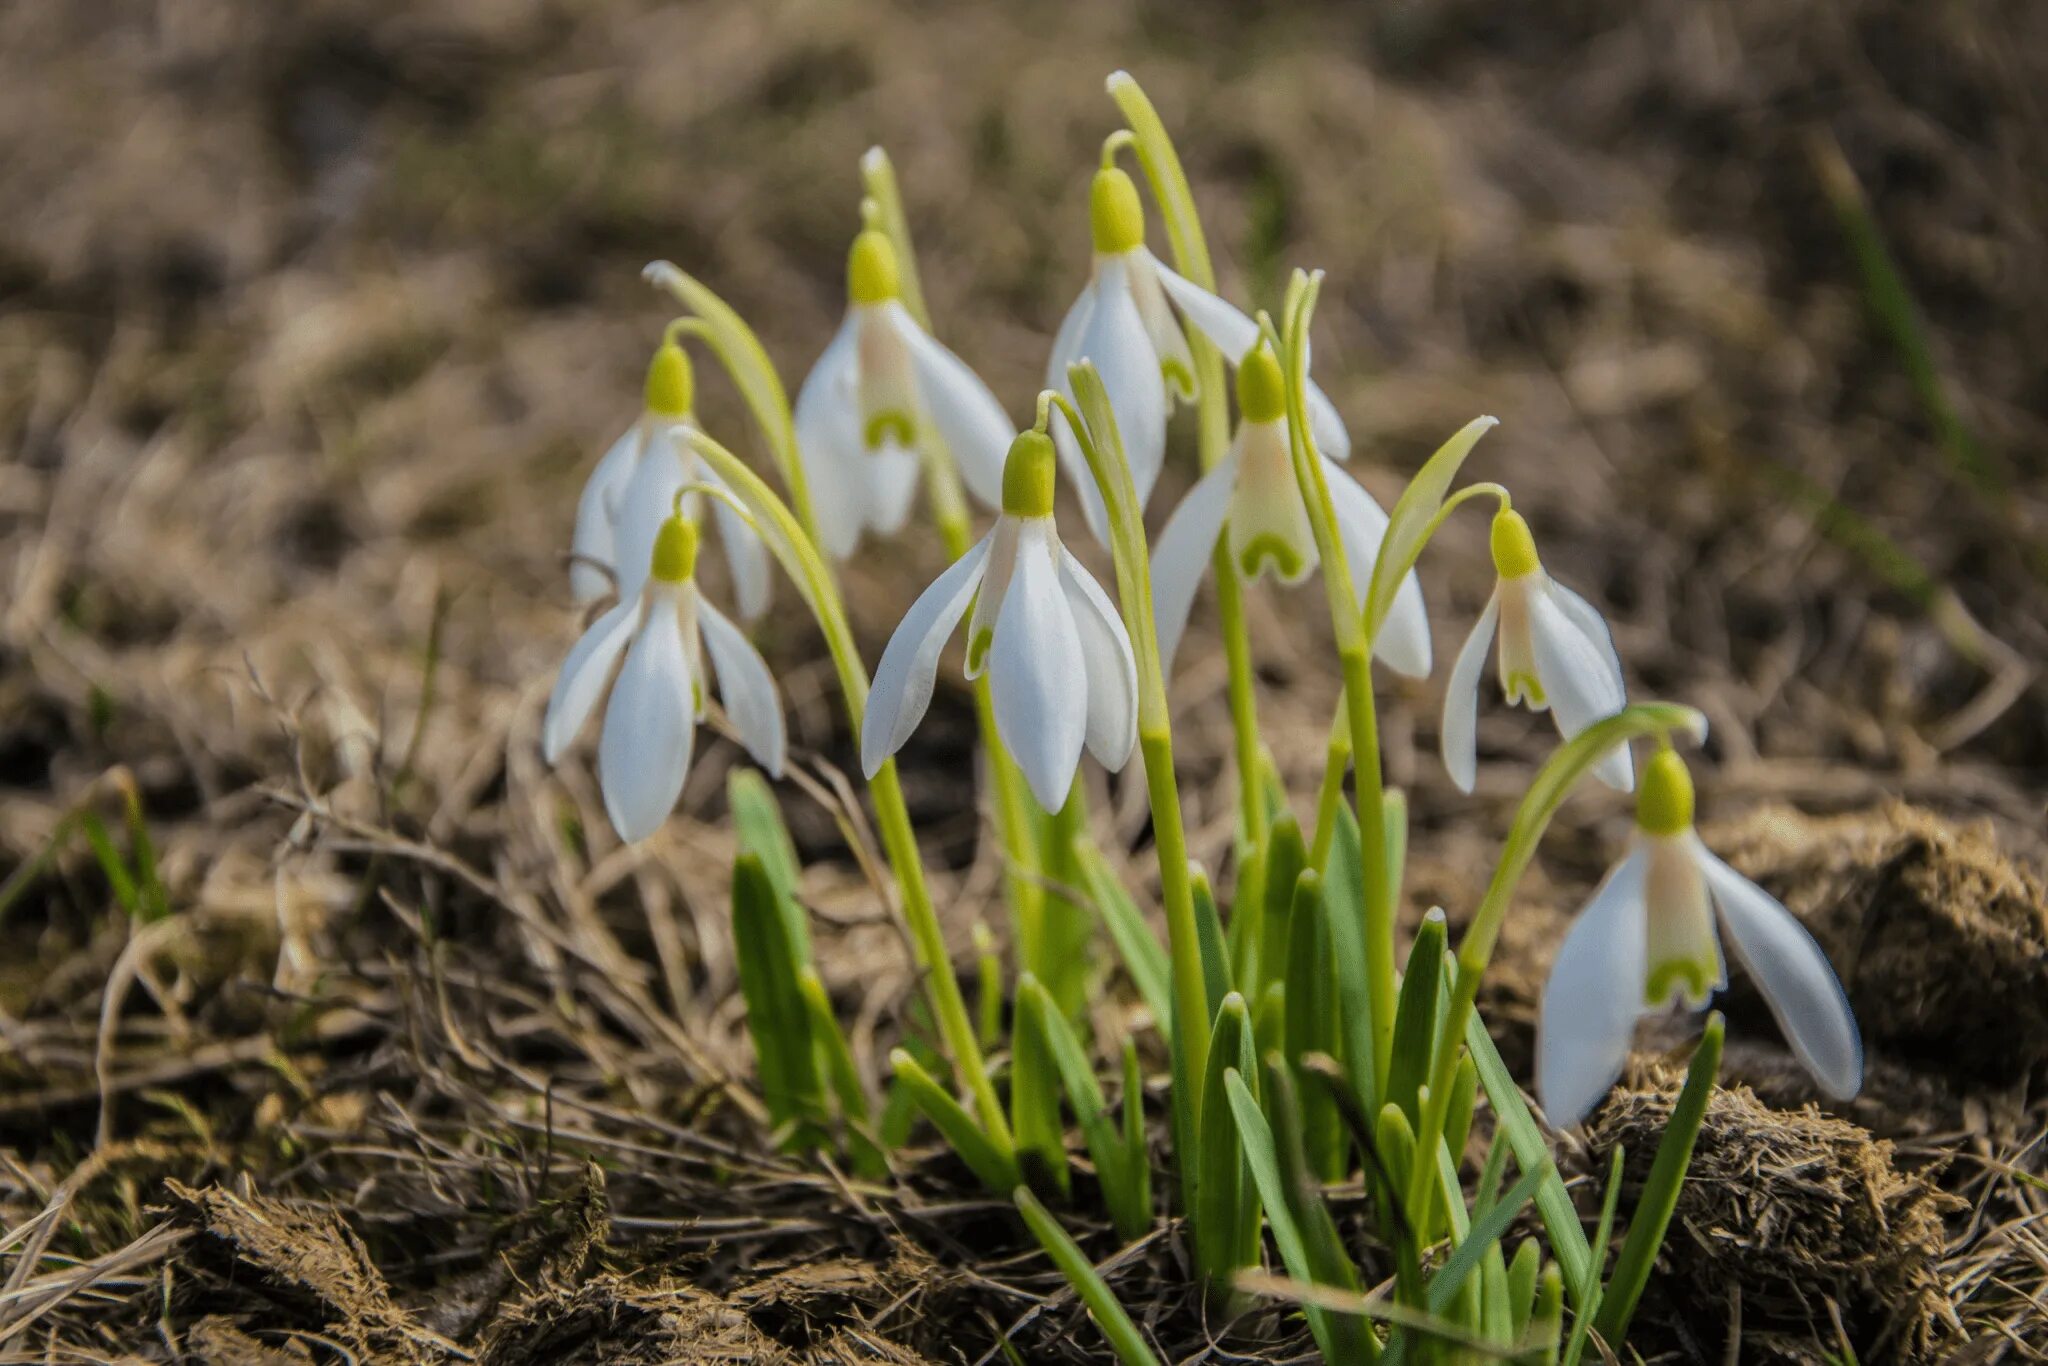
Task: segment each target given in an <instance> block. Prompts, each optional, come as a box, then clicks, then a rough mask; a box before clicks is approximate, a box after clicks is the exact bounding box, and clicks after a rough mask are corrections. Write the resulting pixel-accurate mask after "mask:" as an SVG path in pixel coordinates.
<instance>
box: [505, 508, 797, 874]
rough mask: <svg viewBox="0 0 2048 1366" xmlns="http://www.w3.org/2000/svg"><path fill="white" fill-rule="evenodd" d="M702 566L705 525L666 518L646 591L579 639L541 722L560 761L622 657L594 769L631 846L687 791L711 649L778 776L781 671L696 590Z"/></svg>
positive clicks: (731, 700) (742, 727)
mask: <svg viewBox="0 0 2048 1366" xmlns="http://www.w3.org/2000/svg"><path fill="white" fill-rule="evenodd" d="M696 569H697V528H696V526H695V525H694V524H693V523H692V522H691V521H690V520H689V519H688V518H686V517H683V516H680V515H671V516H669V517H667V518H665V519H663V521H662V522H661V525H660V526H659V528H658V529H657V530H656V532H655V535H654V545H653V549H652V550H651V551H650V552H649V557H648V564H647V567H646V571H645V573H644V574H643V575H642V578H641V582H640V587H639V589H638V590H637V591H636V592H635V593H634V594H633V596H631V597H629V598H622V599H621V600H620V601H619V602H618V603H617V604H616V605H615V606H613V607H612V609H611V610H610V611H608V612H606V613H605V614H604V615H602V616H600V617H599V618H598V619H597V620H596V621H594V622H592V623H591V625H590V629H588V630H587V631H585V632H584V633H583V636H582V638H581V639H579V640H578V641H577V642H576V644H575V645H574V646H573V647H571V649H570V651H569V655H568V658H566V659H564V660H563V661H562V671H561V673H560V674H558V675H557V676H556V679H555V688H554V692H553V693H552V694H551V695H550V696H549V698H548V709H547V715H546V716H545V718H544V719H543V720H542V722H541V749H542V753H543V754H544V755H545V757H546V758H547V761H548V762H549V763H551V764H552V763H554V762H556V761H557V760H559V759H560V758H561V757H562V755H563V754H564V753H565V752H566V751H567V750H568V747H569V744H570V742H571V741H573V740H574V739H575V738H576V735H577V732H579V731H580V730H582V729H583V724H584V722H585V721H587V720H588V719H589V717H590V713H591V711H592V710H593V709H595V708H596V706H597V703H598V701H599V699H600V698H602V697H603V696H604V692H605V684H606V683H607V682H608V681H610V679H611V676H612V668H613V666H614V665H618V681H617V682H616V683H614V684H613V685H612V689H611V701H610V703H609V704H608V705H607V706H606V708H605V714H604V733H603V736H602V738H601V739H600V741H599V743H598V753H597V777H598V786H599V788H600V789H601V790H602V791H603V793H604V805H605V813H606V814H607V815H608V816H609V817H610V818H611V822H612V828H613V829H615V830H617V831H618V832H619V838H621V839H623V840H626V841H627V842H628V843H631V842H634V841H638V840H643V839H646V838H647V837H648V836H649V835H652V834H653V833H654V832H655V831H657V830H659V829H660V828H661V825H662V822H664V821H665V820H667V819H668V814H669V812H671V811H673V810H674V809H675V804H676V799H677V798H678V797H680V796H681V795H682V791H683V780H684V778H686V777H687V776H688V775H689V769H690V754H691V750H692V748H693V747H694V745H695V740H696V733H697V723H698V722H699V721H701V720H702V719H703V717H704V700H705V694H706V689H705V686H704V656H705V655H707V654H708V655H709V656H710V659H711V673H712V675H713V677H715V678H716V680H717V683H718V695H719V697H720V699H721V700H722V701H723V702H724V704H725V712H726V717H727V719H728V720H730V721H731V722H732V727H733V730H734V731H735V732H736V733H737V734H738V736H739V738H740V743H741V744H742V745H744V746H745V747H746V749H747V752H748V753H750V754H752V755H753V756H754V759H755V761H756V762H758V763H759V764H760V765H761V766H762V767H763V768H765V769H767V770H768V771H769V773H771V774H773V775H775V776H778V777H779V776H781V773H782V763H783V755H784V749H785V739H784V732H783V723H782V703H781V700H780V699H779V697H778V696H777V694H776V689H775V679H774V677H773V675H771V674H770V673H769V672H768V665H767V664H766V663H765V662H764V661H763V660H762V658H761V656H760V654H759V653H758V652H757V651H756V650H755V649H754V647H753V646H752V645H751V644H749V643H748V641H747V638H746V636H745V634H744V633H743V632H741V630H740V628H739V627H737V626H735V625H734V624H733V623H732V622H731V621H729V620H727V619H726V617H725V616H724V614H723V613H721V612H720V611H719V610H718V609H717V608H716V607H714V606H712V604H711V603H710V602H709V601H707V600H706V599H705V597H704V596H703V594H702V593H700V592H699V591H698V589H697V584H696V580H695V578H694V575H695V573H696ZM629 647H630V648H629ZM622 654H623V655H624V656H625V663H624V664H622V665H620V664H619V663H618V662H619V656H620V655H622Z"/></svg>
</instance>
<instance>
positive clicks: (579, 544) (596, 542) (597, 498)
mask: <svg viewBox="0 0 2048 1366" xmlns="http://www.w3.org/2000/svg"><path fill="white" fill-rule="evenodd" d="M644 431H645V423H644V421H641V422H635V423H634V424H633V425H632V426H630V427H628V428H627V429H626V431H625V434H624V435H622V436H621V437H620V438H619V439H618V440H617V441H614V442H612V444H611V448H610V449H609V450H607V451H606V452H605V453H604V456H603V458H601V459H600V460H599V461H598V462H597V465H596V467H595V468H594V469H592V470H591V471H590V479H589V480H588V482H586V483H585V484H584V485H583V496H582V497H580V498H578V499H577V500H576V536H575V539H574V540H572V541H571V542H570V543H569V549H570V551H571V552H572V553H573V554H574V555H575V556H576V558H575V559H574V560H571V561H570V563H569V591H570V592H571V593H573V594H575V596H576V601H578V602H595V601H596V600H597V599H599V598H601V597H603V596H604V595H605V594H606V593H608V592H610V591H611V586H612V581H611V577H610V576H609V575H607V574H606V573H605V572H604V570H602V569H599V568H598V567H597V566H598V565H605V566H612V556H613V554H614V553H615V544H614V536H613V532H612V518H613V516H614V514H615V512H616V509H617V505H618V498H619V490H620V489H621V488H622V487H624V485H625V483H626V481H627V480H628V479H630V478H631V477H632V475H633V467H634V465H635V464H636V463H637V462H638V461H639V459H640V442H641V439H642V436H643V434H644Z"/></svg>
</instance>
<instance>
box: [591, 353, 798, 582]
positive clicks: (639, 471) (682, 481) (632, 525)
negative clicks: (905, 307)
mask: <svg viewBox="0 0 2048 1366" xmlns="http://www.w3.org/2000/svg"><path fill="white" fill-rule="evenodd" d="M695 393H696V381H695V376H694V375H693V374H692V373H691V370H690V358H689V357H688V356H686V355H685V354H683V348H682V346H681V345H680V344H679V343H678V342H677V340H676V329H675V328H673V327H671V328H670V329H669V332H668V335H667V336H665V337H664V338H663V339H662V343H661V346H660V347H659V348H658V349H656V351H655V353H654V359H653V361H651V362H650V363H649V364H648V367H647V388H646V399H645V403H644V407H643V410H642V412H641V414H640V417H639V419H638V420H637V421H635V422H634V423H633V425H632V426H631V427H628V428H627V429H626V432H625V435H623V436H621V437H620V438H619V439H618V440H617V441H614V442H613V443H612V447H611V449H610V450H608V451H606V452H605V453H604V458H603V459H601V460H599V461H598V462H597V468H596V469H594V470H592V471H591V472H590V479H589V482H587V483H586V484H584V486H583V496H582V498H581V499H579V500H578V501H577V504H576V538H575V540H574V542H573V543H572V546H571V549H572V551H573V553H574V556H575V558H574V559H573V560H572V561H571V562H570V565H569V586H570V589H571V591H573V592H574V593H575V595H576V601H578V602H579V603H582V602H595V601H597V599H599V598H601V597H603V596H604V595H605V591H606V589H607V588H609V587H610V586H611V583H612V581H614V580H616V582H617V584H618V589H619V601H620V602H632V601H634V600H635V599H637V598H638V597H639V596H640V587H641V584H642V582H643V581H644V580H645V579H646V576H647V566H648V565H649V564H650V563H651V557H652V556H653V554H654V542H655V538H656V536H657V535H658V534H659V533H660V531H661V527H662V523H663V522H665V521H666V520H667V519H668V516H669V514H670V512H671V511H673V510H674V508H675V502H676V494H677V493H678V492H680V491H681V490H682V489H684V488H686V487H687V486H688V485H690V484H694V483H705V484H716V483H718V482H719V480H718V478H717V476H716V475H714V474H713V473H712V472H711V469H710V467H709V466H707V465H705V464H704V462H703V461H702V460H700V459H698V457H697V453H696V451H695V450H694V449H692V448H691V446H690V441H689V434H690V432H691V431H692V430H693V429H694V428H696V426H697V418H696V416H695V414H694V413H693V412H692V404H693V402H694V401H695ZM697 503H698V497H697V495H696V494H694V493H691V494H688V495H686V496H685V498H684V500H683V506H684V510H685V512H686V513H687V514H688V515H689V516H690V518H691V520H693V521H694V520H696V519H697V514H698V511H699V509H698V506H697ZM711 515H712V516H713V517H715V518H716V519H717V521H718V536H719V540H720V541H721V542H723V544H724V546H725V558H726V563H727V564H728V565H730V566H731V569H732V587H733V597H734V598H735V599H736V600H737V602H738V603H739V609H740V616H741V617H743V618H745V619H746V620H748V621H752V620H753V619H755V618H756V617H758V616H760V615H761V613H763V612H764V611H766V610H767V609H768V585H769V577H770V575H769V566H768V547H767V546H765V545H763V544H762V543H761V538H760V537H759V536H757V535H755V533H754V529H753V528H752V527H750V526H748V525H747V522H746V519H745V518H743V517H741V516H740V515H739V513H738V512H736V511H735V510H734V509H732V508H731V507H728V506H726V505H725V504H724V503H723V502H715V503H713V505H712V509H711ZM607 570H609V571H610V574H609V575H607V573H606V571H607Z"/></svg>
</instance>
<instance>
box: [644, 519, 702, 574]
mask: <svg viewBox="0 0 2048 1366" xmlns="http://www.w3.org/2000/svg"><path fill="white" fill-rule="evenodd" d="M647 572H648V573H649V574H650V575H651V576H652V577H654V578H656V579H659V580H660V581H661V582H663V583H688V582H689V581H690V576H691V575H693V574H695V573H696V572H697V528H696V527H694V526H691V525H690V523H689V521H688V519H686V518H683V517H671V518H669V519H668V520H667V521H666V522H663V523H662V524H661V530H660V531H658V532H656V533H655V536H654V563H653V564H652V565H651V566H649V568H648V571H647Z"/></svg>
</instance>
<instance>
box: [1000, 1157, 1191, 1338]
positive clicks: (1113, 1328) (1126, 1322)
mask: <svg viewBox="0 0 2048 1366" xmlns="http://www.w3.org/2000/svg"><path fill="white" fill-rule="evenodd" d="M1011 1199H1013V1200H1015V1201H1016V1204H1017V1212H1018V1213H1019V1214H1021V1215H1023V1216H1024V1223H1025V1225H1026V1226H1027V1227H1029V1228H1030V1230H1031V1233H1032V1236H1033V1237H1035V1238H1037V1239H1038V1245H1039V1246H1040V1247H1042V1248H1044V1249H1045V1255H1046V1256H1048V1257H1050V1258H1052V1260H1053V1265H1054V1266H1057V1267H1058V1268H1059V1269H1060V1274H1061V1275H1063V1276H1065V1277H1066V1278H1067V1284H1068V1285H1071V1286H1072V1287H1074V1293H1075V1294H1076V1295H1078V1296H1079V1297H1080V1299H1081V1303H1083V1304H1085V1305H1087V1306H1088V1312H1089V1314H1090V1315H1092V1316H1093V1317H1094V1319H1095V1325H1096V1327H1098V1328H1100V1329H1101V1330H1102V1335H1103V1336H1104V1337H1106V1338H1108V1339H1109V1345H1110V1348H1111V1350H1113V1351H1114V1352H1115V1353H1116V1356H1117V1360H1119V1361H1121V1362H1122V1363H1123V1364H1124V1366H1159V1358H1157V1357H1156V1356H1154V1355H1152V1349H1151V1348H1150V1347H1148V1346H1146V1345H1145V1338H1144V1335H1143V1334H1142V1333H1140V1332H1139V1331H1138V1325H1137V1324H1135V1323H1133V1322H1132V1321H1131V1316H1130V1314H1129V1313H1127V1312H1126V1311H1125V1309H1124V1307H1123V1305H1121V1304H1119V1303H1118V1302H1117V1298H1116V1295H1115V1293H1114V1292H1113V1291H1111V1290H1110V1288H1109V1284H1108V1282H1106V1281H1104V1280H1103V1279H1102V1273H1101V1272H1099V1271H1097V1270H1096V1269H1095V1266H1094V1264H1093V1263H1092V1262H1090V1261H1089V1260H1088V1255H1087V1254H1086V1253H1084V1252H1082V1251H1081V1247H1080V1244H1078V1243H1076V1242H1075V1241H1074V1240H1073V1239H1072V1238H1071V1237H1069V1236H1068V1234H1067V1231H1066V1230H1065V1229H1063V1228H1061V1227H1060V1224H1059V1221H1058V1220H1057V1219H1055V1218H1053V1217H1052V1213H1051V1212H1050V1211H1049V1210H1047V1209H1046V1207H1045V1206H1044V1205H1042V1204H1040V1203H1039V1202H1038V1197H1037V1196H1035V1195H1033V1194H1032V1193H1031V1192H1030V1191H1028V1190H1026V1189H1024V1188H1023V1187H1022V1186H1019V1187H1018V1188H1017V1189H1016V1190H1015V1191H1014V1192H1013V1193H1012V1195H1011Z"/></svg>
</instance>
